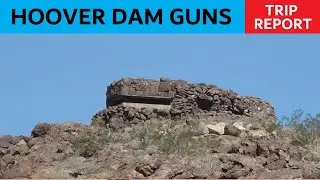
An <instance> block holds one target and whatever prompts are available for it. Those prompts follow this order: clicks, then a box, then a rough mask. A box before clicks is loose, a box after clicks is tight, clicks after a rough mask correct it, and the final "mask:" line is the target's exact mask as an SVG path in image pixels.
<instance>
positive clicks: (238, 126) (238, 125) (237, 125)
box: [233, 122, 246, 131]
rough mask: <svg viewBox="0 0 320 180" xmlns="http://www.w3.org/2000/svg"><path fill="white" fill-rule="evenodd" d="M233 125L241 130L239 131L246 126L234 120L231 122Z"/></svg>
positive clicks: (243, 129)
mask: <svg viewBox="0 0 320 180" xmlns="http://www.w3.org/2000/svg"><path fill="white" fill-rule="evenodd" d="M233 126H234V127H236V128H237V129H239V130H241V131H245V130H246V128H244V125H243V122H235V123H234V124H233Z"/></svg>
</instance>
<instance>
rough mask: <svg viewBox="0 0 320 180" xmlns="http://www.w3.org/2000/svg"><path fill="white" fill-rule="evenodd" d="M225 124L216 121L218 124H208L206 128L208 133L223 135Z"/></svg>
mask: <svg viewBox="0 0 320 180" xmlns="http://www.w3.org/2000/svg"><path fill="white" fill-rule="evenodd" d="M225 126H226V124H225V123H223V122H221V123H218V124H215V125H212V124H208V125H207V128H208V130H209V133H212V134H217V135H223V134H224V129H225Z"/></svg>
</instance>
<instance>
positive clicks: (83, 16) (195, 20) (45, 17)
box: [12, 8, 232, 25]
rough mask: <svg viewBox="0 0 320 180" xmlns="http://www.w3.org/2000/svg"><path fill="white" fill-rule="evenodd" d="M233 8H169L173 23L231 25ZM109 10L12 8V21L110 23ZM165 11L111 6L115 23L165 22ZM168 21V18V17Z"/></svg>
mask: <svg viewBox="0 0 320 180" xmlns="http://www.w3.org/2000/svg"><path fill="white" fill-rule="evenodd" d="M230 13H231V10H230V9H228V8H223V9H180V8H176V9H173V10H171V11H170V14H169V17H168V18H169V20H170V22H171V23H172V24H175V25H182V24H190V25H197V24H212V25H216V24H221V25H228V24H230V23H231V21H232V19H231V16H230ZM107 15H108V14H107V13H106V12H105V11H104V10H103V9H56V8H52V9H48V10H42V9H38V8H35V9H30V10H27V9H22V10H16V9H12V24H13V25H16V24H18V23H19V22H20V23H22V24H32V25H41V24H50V25H58V24H60V23H63V24H65V23H67V24H69V25H72V24H80V25H104V24H106V23H108V21H107V18H106V17H107ZM164 17H167V16H164V13H163V10H162V9H157V10H156V11H153V10H150V9H143V10H141V9H132V10H131V11H130V12H128V11H126V10H124V9H113V10H112V19H111V21H112V24H114V25H121V24H134V23H135V24H136V23H138V24H141V25H143V24H144V25H148V24H151V23H154V24H163V19H164ZM166 22H167V21H166Z"/></svg>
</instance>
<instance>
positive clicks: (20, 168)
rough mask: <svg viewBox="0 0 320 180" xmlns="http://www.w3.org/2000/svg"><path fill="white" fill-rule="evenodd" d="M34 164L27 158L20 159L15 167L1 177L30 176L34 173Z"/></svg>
mask: <svg viewBox="0 0 320 180" xmlns="http://www.w3.org/2000/svg"><path fill="white" fill-rule="evenodd" d="M32 168H33V164H32V162H31V161H30V160H29V159H27V158H25V159H23V160H20V161H19V162H18V163H17V164H16V165H15V166H13V168H11V169H10V170H9V171H7V172H5V173H4V174H3V175H2V177H1V178H4V179H13V178H15V179H17V178H24V179H25V178H27V179H28V178H30V176H31V173H32Z"/></svg>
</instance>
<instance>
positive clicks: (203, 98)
mask: <svg viewBox="0 0 320 180" xmlns="http://www.w3.org/2000/svg"><path fill="white" fill-rule="evenodd" d="M212 100H213V99H212V97H211V96H208V95H206V94H199V95H198V96H197V103H198V106H199V108H200V109H203V110H209V109H210V108H211V102H212Z"/></svg>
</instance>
